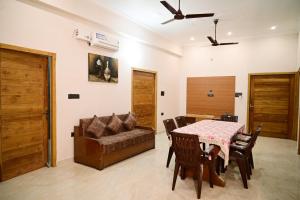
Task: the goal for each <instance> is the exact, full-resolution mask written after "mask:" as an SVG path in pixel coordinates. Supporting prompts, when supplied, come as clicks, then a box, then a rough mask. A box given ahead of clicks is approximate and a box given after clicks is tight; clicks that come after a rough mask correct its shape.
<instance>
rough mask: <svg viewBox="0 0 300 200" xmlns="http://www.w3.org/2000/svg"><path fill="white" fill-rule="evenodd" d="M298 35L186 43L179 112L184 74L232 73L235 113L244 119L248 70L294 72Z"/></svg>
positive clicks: (181, 103) (184, 102) (184, 79)
mask: <svg viewBox="0 0 300 200" xmlns="http://www.w3.org/2000/svg"><path fill="white" fill-rule="evenodd" d="M297 40H298V36H297V35H296V34H293V35H283V36H278V37H271V38H258V39H249V40H242V41H240V44H239V45H233V46H219V47H203V45H201V44H199V45H194V46H186V47H185V48H184V50H183V51H184V56H183V58H182V59H181V66H182V68H181V70H182V71H181V73H180V74H181V81H180V94H181V95H180V97H181V99H180V112H181V114H184V113H185V111H186V110H185V105H186V98H185V97H186V77H193V76H194V77H196V76H226V75H228V76H236V86H235V87H236V91H237V92H242V93H243V96H242V97H240V98H236V100H235V114H236V115H238V116H239V120H240V121H241V122H243V123H246V114H247V95H248V94H247V90H248V74H249V73H258V72H295V71H296V66H297V65H296V63H297V44H298V41H297Z"/></svg>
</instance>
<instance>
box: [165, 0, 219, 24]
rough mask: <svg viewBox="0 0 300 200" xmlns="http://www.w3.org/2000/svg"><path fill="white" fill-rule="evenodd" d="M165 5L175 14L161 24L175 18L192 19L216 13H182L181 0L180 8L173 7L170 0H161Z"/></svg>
mask: <svg viewBox="0 0 300 200" xmlns="http://www.w3.org/2000/svg"><path fill="white" fill-rule="evenodd" d="M160 3H161V4H162V5H163V6H165V7H166V8H167V9H168V10H169V11H170V12H171V13H172V14H173V15H174V18H173V19H170V20H168V21H165V22H163V23H161V24H167V23H170V22H172V21H174V20H182V19H184V18H185V19H191V18H202V17H212V16H214V13H203V14H188V15H184V14H182V11H181V10H180V0H179V8H178V10H177V11H176V10H175V8H173V7H172V6H171V5H170V4H169V3H168V2H166V1H161V2H160Z"/></svg>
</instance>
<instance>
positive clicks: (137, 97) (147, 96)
mask: <svg viewBox="0 0 300 200" xmlns="http://www.w3.org/2000/svg"><path fill="white" fill-rule="evenodd" d="M132 79H133V80H132V90H133V91H132V111H133V112H134V113H135V115H136V118H137V124H138V125H140V126H146V127H151V128H154V129H155V128H156V116H155V115H156V98H155V97H156V96H155V91H156V89H155V74H153V73H148V72H141V71H136V70H134V71H133V77H132Z"/></svg>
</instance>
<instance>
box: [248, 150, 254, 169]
mask: <svg viewBox="0 0 300 200" xmlns="http://www.w3.org/2000/svg"><path fill="white" fill-rule="evenodd" d="M249 162H250V165H251V168H252V169H254V162H253V154H252V151H251V152H250V158H249Z"/></svg>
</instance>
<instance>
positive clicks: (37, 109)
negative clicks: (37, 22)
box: [0, 49, 48, 180]
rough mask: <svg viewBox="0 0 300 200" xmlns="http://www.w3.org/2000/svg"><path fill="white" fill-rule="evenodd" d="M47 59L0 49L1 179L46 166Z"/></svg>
mask: <svg viewBox="0 0 300 200" xmlns="http://www.w3.org/2000/svg"><path fill="white" fill-rule="evenodd" d="M47 66H48V58H47V57H45V56H40V55H35V54H30V53H24V52H19V51H13V50H6V49H0V84H1V89H0V147H1V157H0V169H1V179H2V180H7V179H10V178H12V177H15V176H18V175H21V174H24V173H26V172H29V171H32V170H35V169H38V168H41V167H43V166H45V164H46V162H47V156H48V153H47V152H48V147H47V142H48V119H47V118H48V114H47V113H48V75H47V74H48V72H47Z"/></svg>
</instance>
